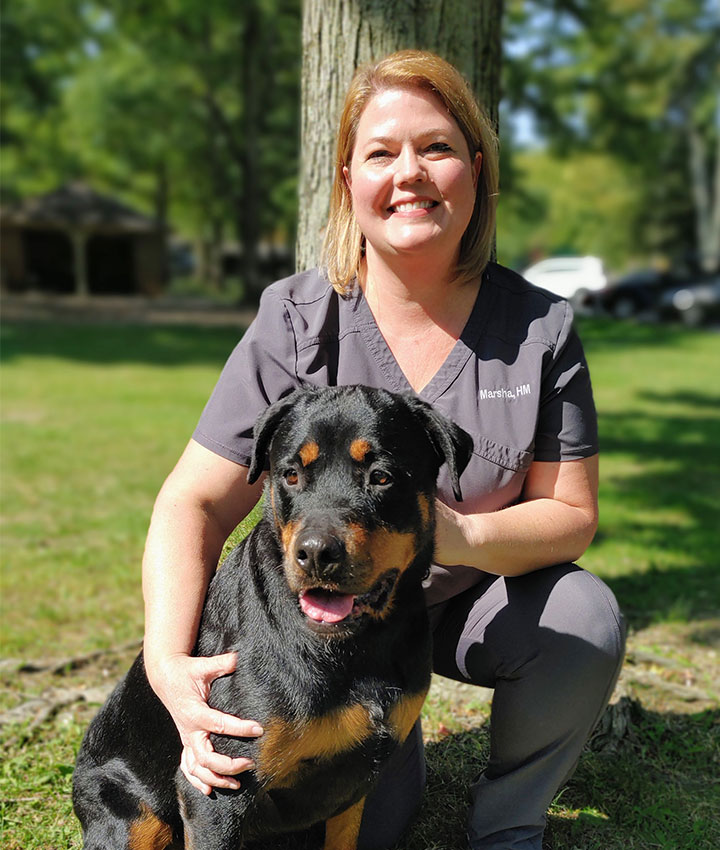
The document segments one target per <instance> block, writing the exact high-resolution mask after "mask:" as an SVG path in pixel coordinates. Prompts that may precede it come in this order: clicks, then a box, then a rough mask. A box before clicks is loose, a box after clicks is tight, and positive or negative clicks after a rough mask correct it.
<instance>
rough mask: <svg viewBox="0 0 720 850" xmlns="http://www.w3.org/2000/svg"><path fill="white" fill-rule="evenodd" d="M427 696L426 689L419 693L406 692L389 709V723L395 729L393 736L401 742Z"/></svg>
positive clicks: (416, 717) (408, 731)
mask: <svg viewBox="0 0 720 850" xmlns="http://www.w3.org/2000/svg"><path fill="white" fill-rule="evenodd" d="M426 696H427V689H426V690H424V691H422V692H421V693H419V694H407V695H406V696H403V697H402V699H401V700H400V702H398V703H396V704H395V705H394V706H393V707H392V708H391V709H390V717H389V718H388V719H389V721H390V725H391V726H392V727H393V729H394V730H395V737H396V738H397V739H398V741H400V742H401V743H402V742H403V741H404V740H405V738H407V736H408V735H409V734H410V731H411V730H412V728H413V726H414V725H415V721H416V720H417V719H418V717H419V716H420V711H421V709H422V707H423V703H424V702H425V697H426Z"/></svg>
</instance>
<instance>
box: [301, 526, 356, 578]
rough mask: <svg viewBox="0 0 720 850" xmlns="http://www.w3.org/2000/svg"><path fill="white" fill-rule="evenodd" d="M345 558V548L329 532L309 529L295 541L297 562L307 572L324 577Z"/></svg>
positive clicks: (340, 541)
mask: <svg viewBox="0 0 720 850" xmlns="http://www.w3.org/2000/svg"><path fill="white" fill-rule="evenodd" d="M344 557H345V546H344V544H343V542H342V540H340V539H339V538H337V537H336V536H335V535H334V534H331V533H329V532H327V531H318V530H316V529H312V528H311V529H307V530H306V531H304V532H302V533H301V534H299V535H298V537H297V540H296V541H295V560H296V561H297V563H298V565H299V566H300V567H302V569H303V570H305V572H307V573H310V574H311V575H316V576H324V575H327V574H328V573H332V572H333V571H334V570H335V569H336V568H337V567H339V566H340V565H341V564H342V562H343V559H344Z"/></svg>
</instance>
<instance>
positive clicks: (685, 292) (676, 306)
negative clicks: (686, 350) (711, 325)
mask: <svg viewBox="0 0 720 850" xmlns="http://www.w3.org/2000/svg"><path fill="white" fill-rule="evenodd" d="M660 312H661V313H662V315H665V316H670V317H671V318H679V319H680V320H681V321H682V322H683V323H684V324H686V325H688V326H689V327H698V326H699V325H702V324H705V322H707V321H709V320H710V319H714V318H720V275H715V276H712V277H708V278H706V279H705V280H699V281H696V282H695V283H688V284H687V285H686V286H680V287H675V288H674V289H671V290H668V291H667V292H665V293H664V294H663V296H662V298H661V300H660Z"/></svg>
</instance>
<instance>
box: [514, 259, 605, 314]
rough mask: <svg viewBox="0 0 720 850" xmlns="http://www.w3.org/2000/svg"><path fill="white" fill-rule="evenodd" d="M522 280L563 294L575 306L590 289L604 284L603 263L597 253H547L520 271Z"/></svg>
mask: <svg viewBox="0 0 720 850" xmlns="http://www.w3.org/2000/svg"><path fill="white" fill-rule="evenodd" d="M522 275H523V277H524V278H525V279H526V280H529V281H530V283H534V284H535V285H536V286H540V287H542V288H543V289H547V290H549V291H550V292H553V293H554V294H555V295H559V296H561V297H562V298H567V300H568V301H570V302H572V304H573V306H575V307H583V306H585V305H586V304H588V303H589V302H590V301H591V293H593V292H597V291H598V290H599V289H602V288H603V287H604V286H606V285H607V277H606V275H605V270H604V269H603V264H602V261H601V260H600V259H598V258H597V257H548V258H547V259H546V260H540V261H539V262H537V263H535V264H534V265H532V266H529V267H528V268H527V269H525V271H524V272H523V273H522Z"/></svg>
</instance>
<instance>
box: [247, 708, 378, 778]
mask: <svg viewBox="0 0 720 850" xmlns="http://www.w3.org/2000/svg"><path fill="white" fill-rule="evenodd" d="M372 731H373V724H372V721H371V719H370V715H369V713H368V710H367V708H365V706H363V705H360V704H356V705H348V706H345V707H343V708H338V709H336V710H335V711H331V712H329V713H328V714H325V715H323V716H322V717H313V718H311V719H310V720H307V721H305V722H300V723H296V724H295V723H290V722H288V721H286V720H280V719H276V720H272V721H270V722H269V723H267V724H266V725H265V734H264V735H263V737H262V738H261V739H260V756H259V759H258V764H259V773H260V774H261V777H262V780H261V781H263V784H265V785H266V786H269V787H278V786H279V787H283V786H286V785H287V784H288V783H290V782H291V779H292V776H293V774H294V773H295V772H296V771H297V770H298V768H299V766H300V764H301V762H302V761H303V760H304V759H329V758H332V757H333V756H335V755H337V754H338V753H341V752H343V751H345V750H350V749H352V748H353V747H354V746H356V745H357V744H359V743H360V741H363V740H364V739H365V738H367V737H368V735H370V734H371V733H372Z"/></svg>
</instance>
